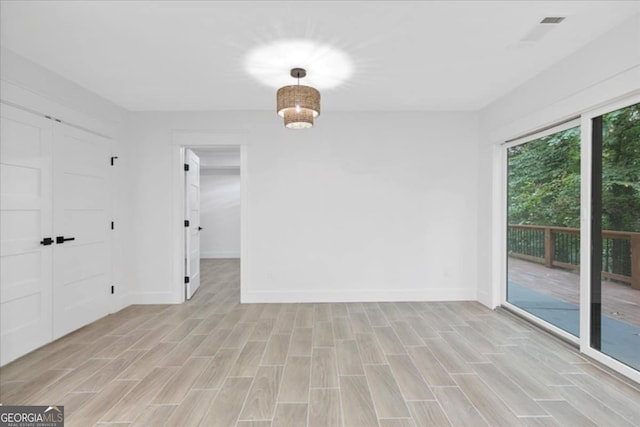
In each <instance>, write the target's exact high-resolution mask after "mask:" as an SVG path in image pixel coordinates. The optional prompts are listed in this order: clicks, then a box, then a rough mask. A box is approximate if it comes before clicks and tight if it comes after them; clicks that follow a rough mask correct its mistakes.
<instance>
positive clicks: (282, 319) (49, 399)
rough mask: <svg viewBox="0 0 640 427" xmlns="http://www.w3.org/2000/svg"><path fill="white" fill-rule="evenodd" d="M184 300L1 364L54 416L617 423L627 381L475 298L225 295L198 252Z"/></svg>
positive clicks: (633, 421) (231, 273)
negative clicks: (285, 299)
mask: <svg viewBox="0 0 640 427" xmlns="http://www.w3.org/2000/svg"><path fill="white" fill-rule="evenodd" d="M202 270H203V283H202V287H201V289H200V290H199V291H198V293H197V294H196V296H195V297H194V299H193V300H192V301H190V302H188V303H186V304H183V305H154V306H130V307H128V308H126V309H124V310H122V311H120V312H118V313H116V314H113V315H111V316H108V317H106V318H104V319H101V320H99V321H97V322H95V323H93V324H91V325H88V326H86V327H84V328H82V329H80V330H78V331H76V332H74V333H72V334H70V335H68V336H66V337H64V338H62V339H60V340H58V341H56V342H54V343H52V344H50V345H47V346H45V347H43V348H41V349H39V350H36V351H35V352H33V353H31V354H29V355H27V356H25V357H23V358H21V359H19V360H17V361H15V362H13V363H11V364H9V365H7V366H5V367H3V368H2V369H0V386H1V389H0V402H2V403H3V404H5V405H6V404H42V405H50V404H60V405H64V406H65V413H66V418H67V424H66V425H67V426H82V427H85V426H93V425H99V426H107V425H113V426H116V425H117V426H154V427H155V426H164V425H167V426H238V427H250V426H254V427H255V426H318V427H330V426H364V427H369V426H380V427H399V426H416V427H422V426H448V425H454V426H473V427H477V426H483V425H484V426H486V425H489V426H518V425H523V426H558V425H563V426H595V425H597V426H615V427H623V426H632V425H636V426H637V425H640V392H639V391H638V388H637V384H633V383H631V382H629V381H625V380H623V379H620V378H618V377H616V376H613V375H610V374H609V373H607V372H606V371H605V370H603V369H601V368H600V367H598V366H596V365H595V364H592V363H591V362H589V361H588V360H586V359H585V358H583V357H582V356H580V355H579V354H578V353H577V352H576V351H575V350H573V349H572V348H570V347H568V346H567V345H565V344H564V343H562V342H560V341H558V340H557V339H555V338H553V337H551V336H549V335H547V334H545V333H543V332H541V331H539V330H537V329H536V328H534V327H532V326H530V325H528V324H526V323H523V322H521V321H519V320H516V319H514V318H513V317H511V316H510V315H509V314H506V313H503V312H500V311H495V312H494V311H491V310H488V309H486V308H484V307H483V306H481V305H480V304H478V303H472V302H451V303H426V302H417V303H350V304H246V305H241V304H239V302H238V301H239V262H238V261H237V260H217V261H216V260H204V261H203V265H202Z"/></svg>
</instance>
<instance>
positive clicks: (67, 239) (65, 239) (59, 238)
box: [56, 236, 76, 244]
mask: <svg viewBox="0 0 640 427" xmlns="http://www.w3.org/2000/svg"><path fill="white" fill-rule="evenodd" d="M70 240H76V238H75V237H64V236H58V237H56V243H58V244H60V243H64V242H68V241H70Z"/></svg>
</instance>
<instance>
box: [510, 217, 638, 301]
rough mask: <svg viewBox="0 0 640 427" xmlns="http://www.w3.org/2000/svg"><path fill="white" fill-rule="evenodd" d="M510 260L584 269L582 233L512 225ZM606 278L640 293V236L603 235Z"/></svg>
mask: <svg viewBox="0 0 640 427" xmlns="http://www.w3.org/2000/svg"><path fill="white" fill-rule="evenodd" d="M507 241H508V247H509V256H512V257H514V258H521V259H524V260H528V261H533V262H537V263H540V264H544V265H545V266H546V267H549V268H551V267H560V268H566V269H570V270H579V269H580V266H579V264H580V230H579V229H578V228H567V227H548V226H543V225H518V224H510V225H509V227H508V230H507ZM602 276H603V277H606V278H608V279H612V280H616V281H619V282H623V283H628V284H630V285H631V287H632V288H634V289H640V233H632V232H626V231H610V230H603V231H602Z"/></svg>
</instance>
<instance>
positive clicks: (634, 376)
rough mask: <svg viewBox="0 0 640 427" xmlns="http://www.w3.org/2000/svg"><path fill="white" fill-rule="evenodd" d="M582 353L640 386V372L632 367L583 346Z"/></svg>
mask: <svg viewBox="0 0 640 427" xmlns="http://www.w3.org/2000/svg"><path fill="white" fill-rule="evenodd" d="M580 351H581V352H582V353H584V354H585V355H587V356H589V357H591V358H592V359H595V360H596V361H598V362H600V363H602V364H603V365H604V366H607V367H608V368H611V369H613V370H614V371H616V372H618V373H620V374H622V375H624V376H625V377H627V378H629V379H631V380H633V381H635V382H637V383H638V384H640V371H637V370H635V369H633V368H632V367H630V366H628V365H625V364H624V363H622V362H620V361H618V360H616V359H614V358H613V357H610V356H607V355H606V354H605V353H602V352H600V351H598V350H595V349H593V348H591V347H586V348H583V347H582V345H580Z"/></svg>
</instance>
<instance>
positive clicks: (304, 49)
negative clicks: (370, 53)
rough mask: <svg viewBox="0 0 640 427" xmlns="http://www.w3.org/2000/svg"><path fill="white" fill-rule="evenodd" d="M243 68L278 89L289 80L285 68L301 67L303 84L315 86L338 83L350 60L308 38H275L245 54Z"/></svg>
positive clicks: (350, 70) (343, 78)
mask: <svg viewBox="0 0 640 427" xmlns="http://www.w3.org/2000/svg"><path fill="white" fill-rule="evenodd" d="M244 65H245V70H246V71H247V73H249V74H250V75H251V76H252V77H254V78H255V79H257V80H258V81H259V82H260V83H262V84H264V85H266V86H268V87H273V88H278V87H280V86H284V85H286V84H290V83H291V78H290V77H289V70H291V69H292V68H294V67H302V68H305V69H306V70H307V72H308V75H307V78H306V79H305V80H306V83H307V84H309V85H311V86H313V87H316V88H318V89H332V88H334V87H337V86H340V85H341V84H342V83H344V82H345V81H346V80H348V79H349V78H350V77H351V75H352V74H353V61H352V60H351V58H349V56H348V55H347V54H346V53H344V52H343V51H341V50H339V49H336V48H334V47H332V46H329V45H326V44H320V43H317V42H314V41H311V40H291V39H284V40H276V41H273V42H271V43H268V44H265V45H262V46H258V47H257V48H255V49H253V50H251V51H250V52H249V53H248V54H247V56H246V57H245V64H244Z"/></svg>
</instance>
